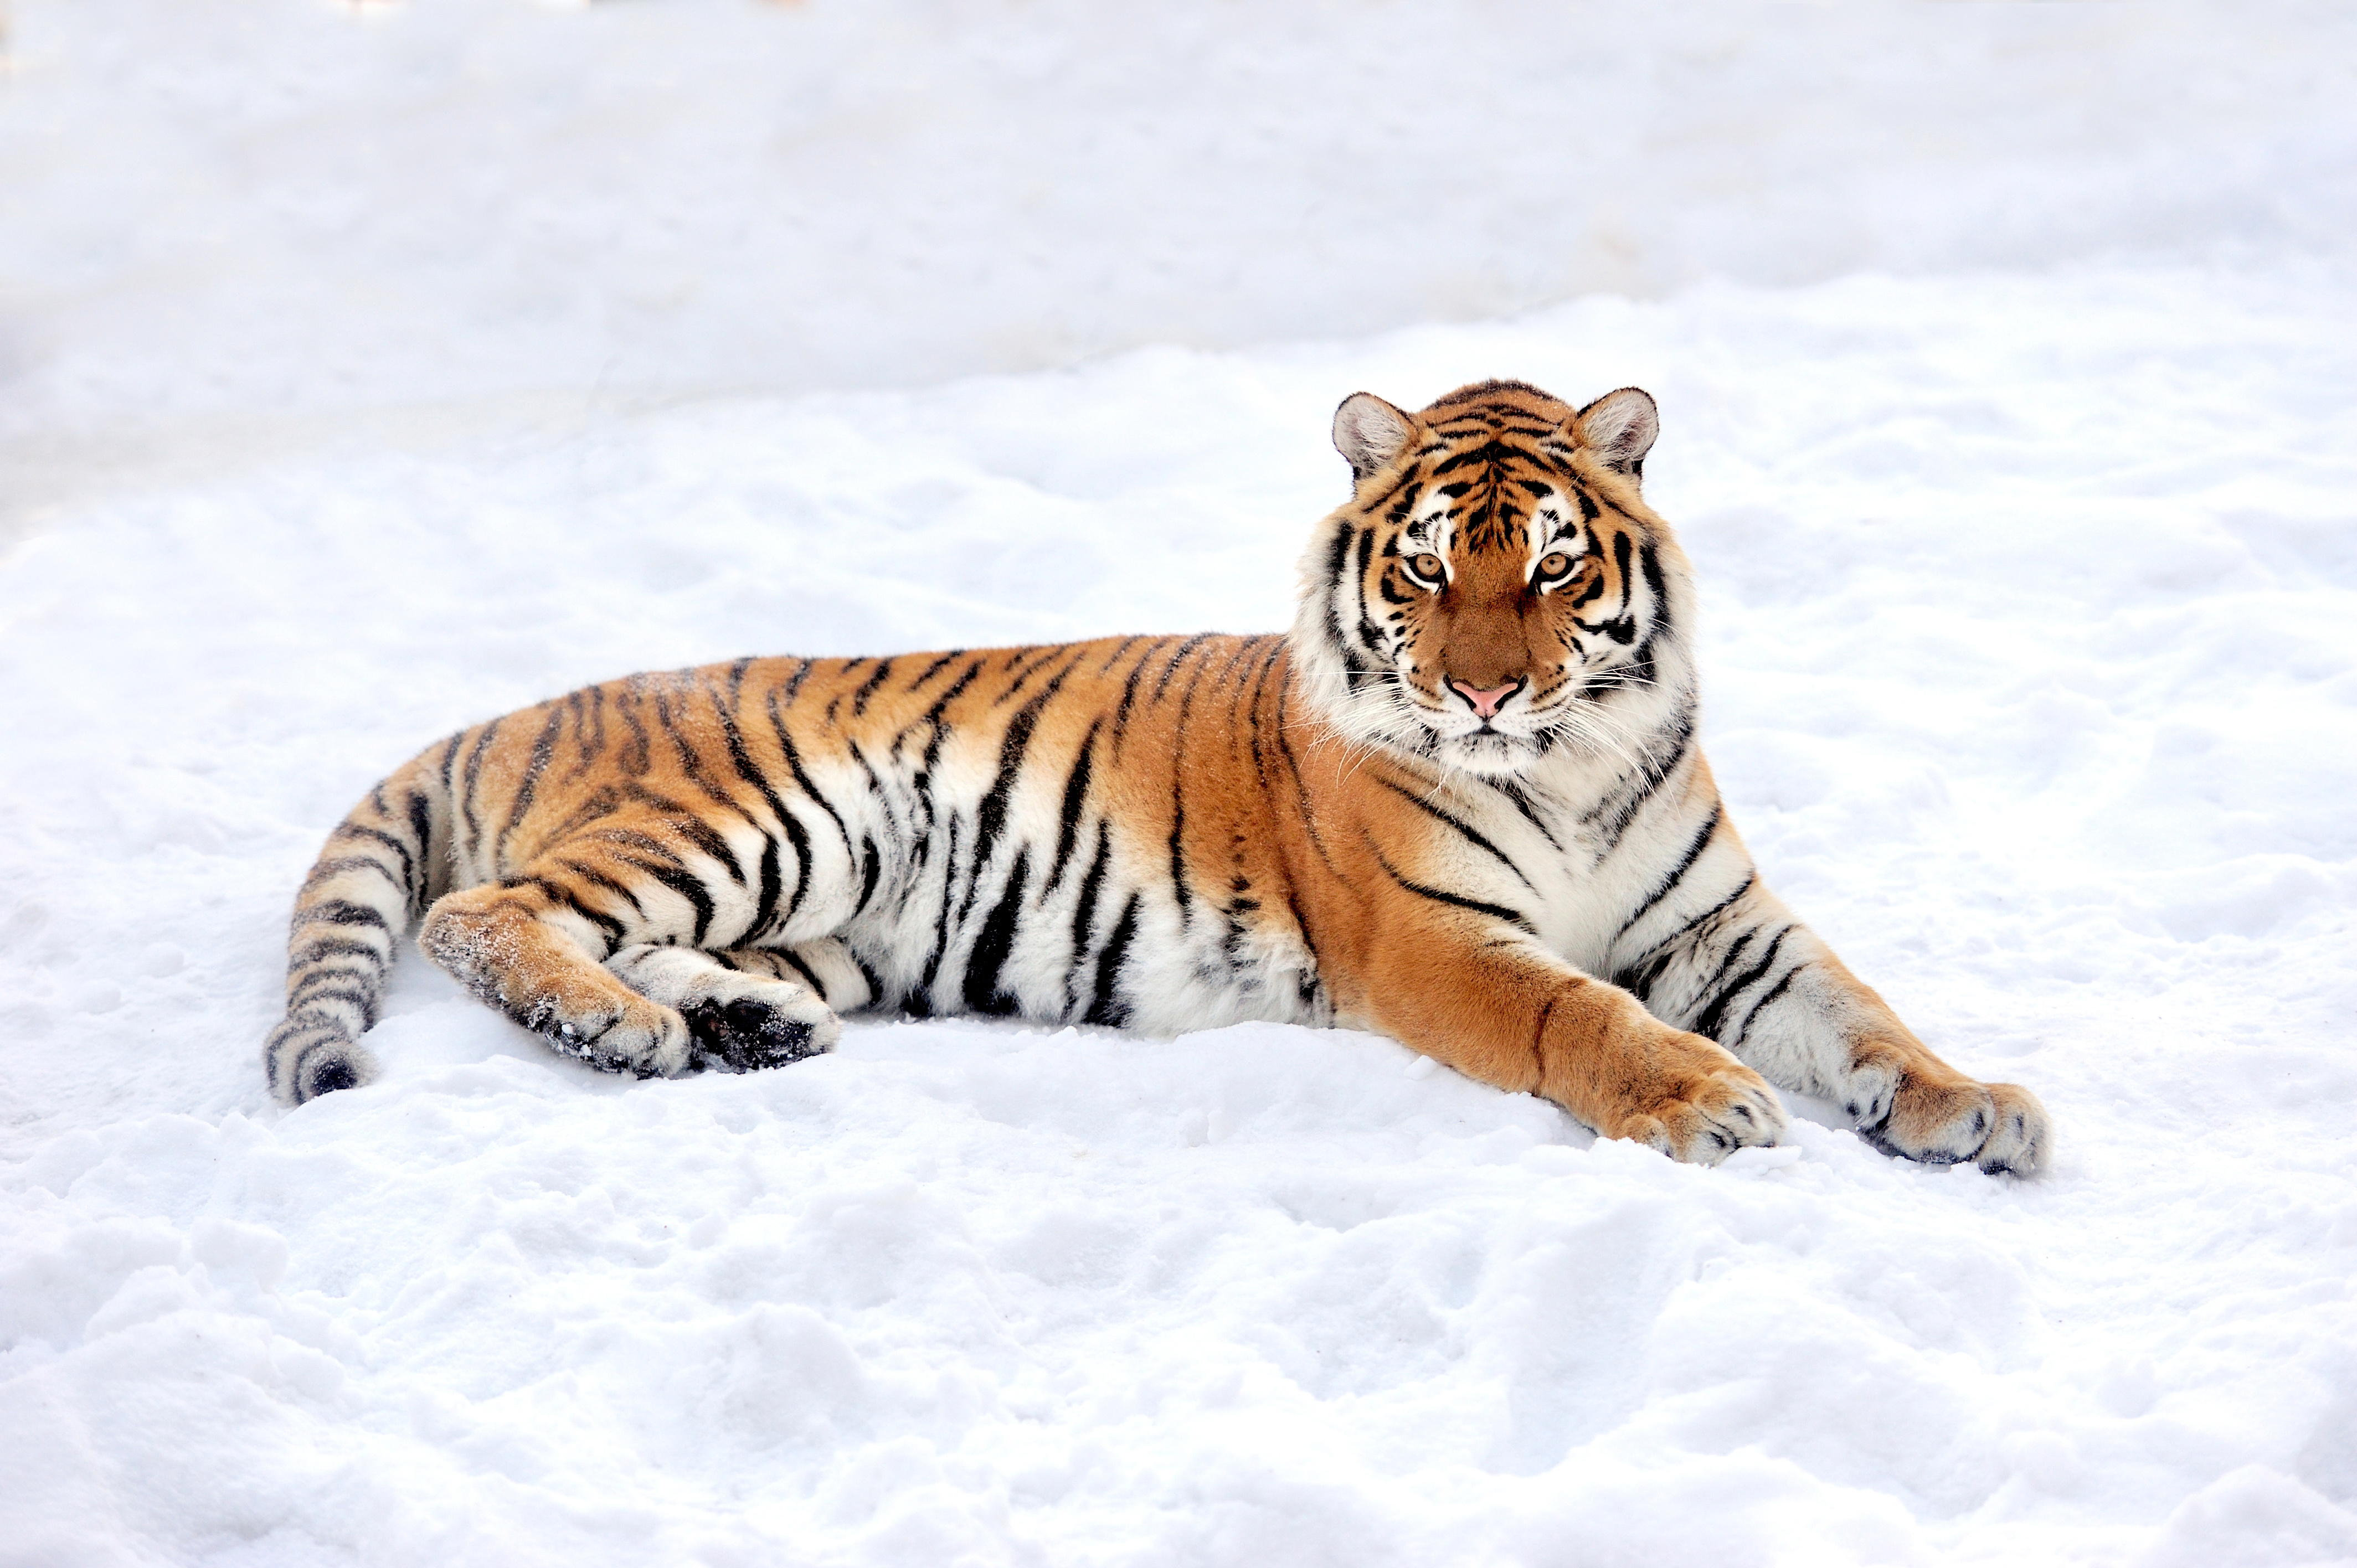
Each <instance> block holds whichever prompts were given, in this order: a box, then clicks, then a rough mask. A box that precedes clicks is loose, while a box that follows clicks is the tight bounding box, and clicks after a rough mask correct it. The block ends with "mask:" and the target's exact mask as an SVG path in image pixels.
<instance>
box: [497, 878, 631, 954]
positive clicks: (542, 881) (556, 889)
mask: <svg viewBox="0 0 2357 1568" xmlns="http://www.w3.org/2000/svg"><path fill="white" fill-rule="evenodd" d="M500 886H502V887H530V888H532V889H533V890H534V891H535V892H537V893H539V895H540V896H541V897H544V898H546V899H547V900H549V902H551V903H553V904H556V905H559V906H561V907H562V908H567V909H570V910H572V911H573V912H574V913H575V914H576V915H578V916H580V917H581V918H583V919H585V920H587V921H588V922H589V923H590V924H591V925H593V926H595V927H597V929H598V930H600V931H601V932H603V933H604V934H605V937H606V951H607V952H608V954H610V953H612V952H613V950H615V949H616V948H618V947H620V946H621V945H622V922H621V921H619V920H618V919H616V918H614V917H613V916H611V915H608V914H606V913H605V912H603V911H602V910H597V909H593V908H590V907H589V906H588V905H587V904H585V903H583V902H582V901H581V899H580V897H579V896H578V895H577V894H576V893H575V892H574V891H573V889H572V888H570V887H567V886H565V885H564V884H563V883H561V882H554V881H551V880H550V879H549V878H547V877H545V876H517V877H511V878H510V879H509V880H507V881H505V882H502V883H500ZM633 902H635V900H633Z"/></svg>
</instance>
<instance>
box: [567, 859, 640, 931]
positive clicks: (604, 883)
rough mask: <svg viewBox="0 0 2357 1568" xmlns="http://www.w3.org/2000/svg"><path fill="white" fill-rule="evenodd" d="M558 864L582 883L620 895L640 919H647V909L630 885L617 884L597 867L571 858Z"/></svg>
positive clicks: (585, 911)
mask: <svg viewBox="0 0 2357 1568" xmlns="http://www.w3.org/2000/svg"><path fill="white" fill-rule="evenodd" d="M556 864H557V865H561V866H563V867H564V868H565V870H567V871H569V872H571V873H572V874H573V875H576V876H577V877H579V878H581V880H582V881H584V882H587V884H589V886H592V887H603V888H604V889H605V890H606V891H607V892H608V893H613V894H618V895H619V896H620V897H621V898H622V899H623V900H624V901H625V902H626V903H628V904H629V905H630V908H633V909H635V910H637V911H638V913H639V918H641V919H644V918H646V913H647V907H646V906H645V905H644V904H641V903H640V902H639V896H638V895H637V894H636V893H633V892H631V891H630V885H629V884H628V883H624V882H617V881H616V880H615V879H614V878H612V877H610V876H608V875H606V874H605V873H604V872H602V871H600V870H598V869H597V867H596V866H594V865H583V864H582V863H581V862H579V861H577V860H574V859H571V858H570V857H566V858H563V859H560V860H558V861H557V863H556ZM583 913H585V914H586V913H587V910H584V911H583Z"/></svg>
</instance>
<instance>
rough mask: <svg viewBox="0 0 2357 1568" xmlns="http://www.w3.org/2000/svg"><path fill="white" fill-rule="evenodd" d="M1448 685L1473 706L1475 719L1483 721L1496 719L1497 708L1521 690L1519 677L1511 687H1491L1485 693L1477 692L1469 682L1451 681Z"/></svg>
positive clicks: (1521, 685) (1521, 683) (1521, 684)
mask: <svg viewBox="0 0 2357 1568" xmlns="http://www.w3.org/2000/svg"><path fill="white" fill-rule="evenodd" d="M1448 684H1449V686H1450V687H1451V688H1452V689H1454V690H1455V692H1456V693H1457V694H1458V696H1460V697H1462V698H1464V699H1465V700H1466V701H1467V702H1469V703H1472V704H1473V712H1474V714H1475V715H1476V716H1477V717H1480V718H1485V719H1494V718H1496V717H1497V716H1498V708H1499V706H1500V705H1501V703H1504V702H1505V700H1506V699H1507V698H1509V697H1511V696H1512V695H1513V694H1514V693H1517V692H1519V691H1521V690H1522V689H1523V682H1522V679H1521V678H1520V677H1517V678H1516V679H1515V680H1514V682H1512V684H1511V685H1505V686H1493V687H1491V689H1490V690H1488V691H1486V692H1484V691H1480V690H1477V689H1476V688H1475V686H1474V684H1473V682H1470V681H1451V682H1448Z"/></svg>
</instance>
